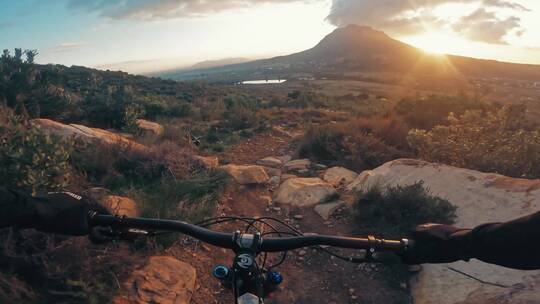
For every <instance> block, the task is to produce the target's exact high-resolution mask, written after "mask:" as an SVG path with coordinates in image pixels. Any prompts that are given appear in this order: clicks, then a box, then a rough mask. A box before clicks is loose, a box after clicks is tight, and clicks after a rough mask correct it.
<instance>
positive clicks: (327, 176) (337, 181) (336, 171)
mask: <svg viewBox="0 0 540 304" xmlns="http://www.w3.org/2000/svg"><path fill="white" fill-rule="evenodd" d="M357 176H358V174H357V173H356V172H354V171H351V170H349V169H346V168H343V167H332V168H330V169H328V170H326V172H324V176H323V179H324V180H325V181H327V182H329V183H330V184H332V185H333V186H334V187H337V186H339V185H348V184H350V183H352V182H353V181H354V180H355V179H356V177H357Z"/></svg>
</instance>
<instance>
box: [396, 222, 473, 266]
mask: <svg viewBox="0 0 540 304" xmlns="http://www.w3.org/2000/svg"><path fill="white" fill-rule="evenodd" d="M470 231H471V230H470V229H459V228H456V227H454V226H449V225H442V224H423V225H419V226H417V227H416V228H415V230H413V231H412V232H411V233H410V239H411V240H413V242H414V244H413V246H412V247H411V248H410V250H409V252H407V253H406V254H405V255H404V256H403V260H404V262H406V263H408V264H423V263H452V262H455V261H459V260H468V259H469V258H471V256H470V253H469V251H470V240H469V239H470V238H469V237H468V234H469V232H470Z"/></svg>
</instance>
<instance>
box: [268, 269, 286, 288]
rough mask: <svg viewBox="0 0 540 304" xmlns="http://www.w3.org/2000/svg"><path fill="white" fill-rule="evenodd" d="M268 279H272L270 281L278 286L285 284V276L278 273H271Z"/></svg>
mask: <svg viewBox="0 0 540 304" xmlns="http://www.w3.org/2000/svg"><path fill="white" fill-rule="evenodd" d="M268 278H270V281H271V282H272V283H274V284H276V285H279V284H281V282H283V276H282V275H281V273H279V272H277V271H270V272H269V273H268Z"/></svg>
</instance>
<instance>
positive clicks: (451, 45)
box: [402, 31, 468, 55]
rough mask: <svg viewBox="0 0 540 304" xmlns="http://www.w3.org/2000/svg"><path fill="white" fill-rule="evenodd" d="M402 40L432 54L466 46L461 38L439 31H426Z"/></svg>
mask: <svg viewBox="0 0 540 304" xmlns="http://www.w3.org/2000/svg"><path fill="white" fill-rule="evenodd" d="M402 40H403V41H405V42H407V43H409V44H412V45H413V46H416V47H418V48H420V49H422V50H424V51H425V52H426V53H430V54H434V55H443V54H450V53H455V52H456V50H462V49H464V48H467V47H468V45H467V42H466V41H464V40H463V39H460V38H459V37H456V36H453V35H449V34H447V33H445V32H439V31H427V32H424V33H421V34H418V35H414V36H408V37H404V38H403V39H402Z"/></svg>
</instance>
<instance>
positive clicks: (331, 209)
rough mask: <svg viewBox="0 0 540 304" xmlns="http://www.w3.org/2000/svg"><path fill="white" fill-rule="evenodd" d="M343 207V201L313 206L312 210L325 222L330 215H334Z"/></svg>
mask: <svg viewBox="0 0 540 304" xmlns="http://www.w3.org/2000/svg"><path fill="white" fill-rule="evenodd" d="M345 205H346V203H345V202H344V201H335V202H329V203H323V204H319V205H317V206H315V208H314V210H315V212H317V213H318V214H319V215H320V216H321V217H322V219H323V220H325V221H327V220H328V219H330V217H331V216H332V215H334V213H336V211H338V210H339V209H340V208H341V207H343V206H345Z"/></svg>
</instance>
